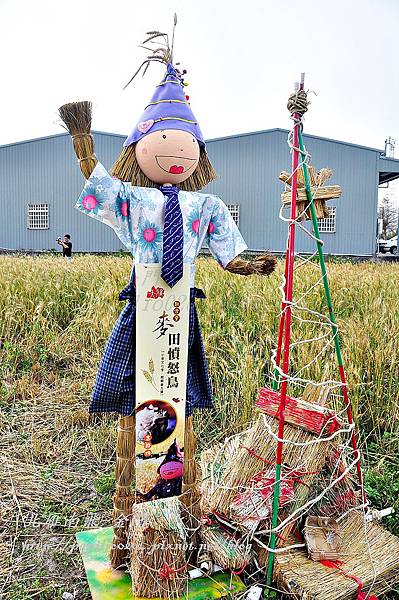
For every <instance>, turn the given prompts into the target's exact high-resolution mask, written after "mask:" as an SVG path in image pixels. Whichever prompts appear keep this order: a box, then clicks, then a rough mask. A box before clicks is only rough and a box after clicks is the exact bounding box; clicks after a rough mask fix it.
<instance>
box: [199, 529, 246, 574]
mask: <svg viewBox="0 0 399 600" xmlns="http://www.w3.org/2000/svg"><path fill="white" fill-rule="evenodd" d="M201 537H202V539H203V541H204V542H205V544H206V549H207V550H208V551H209V552H210V553H211V554H212V557H213V559H214V560H215V562H216V564H218V565H219V566H221V567H223V568H224V569H233V570H241V569H243V568H244V567H246V566H247V565H248V564H249V563H250V562H251V561H252V559H253V557H254V552H253V550H252V545H251V543H250V542H249V541H248V539H246V538H241V539H240V538H238V537H234V536H233V535H231V534H229V533H227V532H226V531H222V530H221V529H220V528H219V527H217V526H214V525H212V526H208V525H205V526H203V527H202V529H201Z"/></svg>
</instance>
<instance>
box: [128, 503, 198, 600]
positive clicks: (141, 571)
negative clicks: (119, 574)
mask: <svg viewBox="0 0 399 600" xmlns="http://www.w3.org/2000/svg"><path fill="white" fill-rule="evenodd" d="M185 538H186V530H185V527H184V524H183V521H182V519H181V516H180V507H179V500H178V498H168V499H166V500H155V501H153V502H145V503H144V504H136V505H135V506H134V508H133V513H132V520H131V525H130V536H129V540H130V547H131V575H132V589H133V594H135V596H137V597H144V598H159V597H161V598H176V599H177V598H179V597H180V595H181V594H182V593H183V592H184V590H185V588H186V584H187V563H186V556H185V545H186V543H185Z"/></svg>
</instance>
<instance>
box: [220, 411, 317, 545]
mask: <svg viewBox="0 0 399 600" xmlns="http://www.w3.org/2000/svg"><path fill="white" fill-rule="evenodd" d="M277 432H278V421H277V419H275V418H273V417H271V416H269V415H260V416H259V418H258V420H257V422H256V424H255V426H254V428H253V429H252V430H251V432H250V435H248V436H247V438H246V440H245V441H244V443H243V444H242V446H241V447H240V448H239V449H238V451H237V452H236V454H235V455H234V456H233V457H232V459H230V460H229V461H228V464H227V465H226V468H225V470H224V476H223V478H222V481H220V482H219V483H218V485H217V486H215V489H214V491H213V493H212V496H211V498H210V501H209V503H210V505H211V508H212V511H214V512H215V513H216V514H222V515H225V517H226V518H227V519H228V520H229V521H233V522H234V521H235V514H234V511H233V510H232V504H233V502H234V500H235V499H236V498H237V496H238V495H239V494H243V493H246V492H248V491H251V490H252V491H255V485H256V484H255V483H252V482H255V481H256V476H257V475H259V474H261V473H262V472H263V471H264V470H265V469H267V468H270V467H271V466H273V465H274V464H275V452H276V444H277V442H276V439H275V437H273V435H271V434H274V436H277ZM284 437H285V439H289V440H291V441H292V442H295V443H303V442H309V441H311V440H315V436H314V435H313V434H311V433H310V432H307V431H304V430H302V429H299V428H297V427H293V426H291V425H289V424H287V425H286V428H285V434H284ZM327 451H328V442H321V443H317V444H311V445H308V446H305V447H302V448H301V449H299V448H298V446H296V445H294V444H285V445H284V452H283V463H284V465H285V470H286V472H287V473H289V472H290V471H298V470H299V469H300V471H301V473H302V475H301V477H300V483H298V484H297V485H296V488H295V501H294V502H293V503H291V504H290V505H289V512H292V510H294V509H295V508H296V507H299V506H301V505H302V504H303V503H304V502H305V500H306V498H307V497H308V495H309V489H310V486H311V484H312V482H313V481H314V479H315V477H317V474H318V473H319V472H320V471H321V469H322V468H323V466H324V463H325V460H326V455H327ZM264 502H268V500H267V499H265V500H264ZM257 509H258V512H259V513H260V514H261V513H262V509H263V506H262V504H260V505H258V506H257ZM287 510H288V509H287ZM284 515H285V516H287V512H286V511H284V510H282V511H281V514H280V517H282V518H284ZM237 525H240V524H239V523H237ZM291 528H292V524H289V525H288V526H287V528H286V529H285V530H284V531H283V532H282V536H283V537H285V536H286V535H287V532H289V531H290V530H291Z"/></svg>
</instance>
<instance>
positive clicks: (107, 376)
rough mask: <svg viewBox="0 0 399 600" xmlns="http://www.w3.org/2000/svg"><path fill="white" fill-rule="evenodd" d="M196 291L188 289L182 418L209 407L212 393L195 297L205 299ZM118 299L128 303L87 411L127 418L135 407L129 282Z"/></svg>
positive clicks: (132, 309) (132, 310) (133, 314)
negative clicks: (188, 309) (184, 402)
mask: <svg viewBox="0 0 399 600" xmlns="http://www.w3.org/2000/svg"><path fill="white" fill-rule="evenodd" d="M205 297H206V296H205V294H204V292H203V291H202V290H199V289H198V288H192V289H191V290H190V325H189V340H188V365H187V401H186V416H189V415H191V414H192V411H193V409H194V408H211V407H212V390H211V385H210V381H209V375H208V367H207V364H206V358H205V351H204V345H203V342H202V336H201V330H200V324H199V320H198V315H197V310H196V308H195V298H205ZM119 300H128V302H127V304H126V306H125V307H124V308H123V310H122V312H121V314H120V315H119V318H118V320H117V322H116V323H115V325H114V328H113V330H112V333H111V336H110V338H109V340H108V343H107V346H106V348H105V352H104V356H103V357H102V359H101V363H100V367H99V370H98V373H97V378H96V383H95V385H94V390H93V394H92V397H91V401H90V404H89V412H91V413H98V412H101V413H104V412H117V413H119V414H120V415H123V416H127V415H131V414H132V412H133V410H134V407H135V395H136V394H135V358H136V290H135V287H134V284H132V283H129V285H128V286H127V287H125V289H124V290H122V292H121V293H120V294H119Z"/></svg>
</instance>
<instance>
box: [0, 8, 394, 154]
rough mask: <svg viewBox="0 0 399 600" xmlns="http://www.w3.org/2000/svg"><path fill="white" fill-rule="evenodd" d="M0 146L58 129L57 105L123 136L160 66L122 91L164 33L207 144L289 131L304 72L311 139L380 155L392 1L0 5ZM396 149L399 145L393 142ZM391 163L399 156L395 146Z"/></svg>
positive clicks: (389, 125)
mask: <svg viewBox="0 0 399 600" xmlns="http://www.w3.org/2000/svg"><path fill="white" fill-rule="evenodd" d="M0 6H1V14H0V28H1V35H0V51H1V53H0V55H1V57H2V65H1V70H2V83H3V85H2V94H1V104H2V111H1V113H0V114H1V117H0V119H1V123H0V144H5V143H9V142H13V141H17V140H24V139H28V138H33V137H38V136H43V135H47V134H52V133H57V132H60V126H59V123H58V122H57V112H56V111H57V108H58V107H59V106H60V105H61V104H63V103H65V102H69V101H72V100H77V99H89V100H92V101H93V104H94V119H93V127H94V128H95V129H99V130H103V131H112V132H118V133H128V132H129V131H130V130H131V129H132V127H133V126H134V125H135V123H136V121H137V119H138V117H139V116H140V114H141V111H142V109H143V107H144V106H145V104H146V103H147V101H148V99H149V97H150V95H151V94H152V92H153V88H154V85H155V84H156V83H157V82H158V80H160V79H161V77H162V75H163V69H162V66H161V65H152V66H151V68H150V70H149V71H148V72H147V75H146V76H145V78H144V79H139V80H137V82H135V83H134V84H132V85H131V86H129V87H128V88H127V90H125V91H122V86H123V84H125V83H126V82H127V80H128V79H129V78H130V76H131V75H132V74H133V72H134V70H135V69H136V67H137V66H138V64H139V63H140V61H141V60H142V59H143V55H144V54H145V52H144V51H143V50H141V49H140V48H138V44H139V43H140V42H141V41H142V40H143V36H144V34H145V32H146V31H149V30H152V29H161V30H164V31H170V30H171V25H172V18H173V13H174V11H176V12H177V14H178V28H177V33H176V43H175V57H176V59H177V60H180V61H181V63H182V64H183V66H185V67H186V68H187V70H188V75H187V81H188V82H189V83H190V86H189V87H188V88H187V90H188V93H189V95H190V101H191V104H192V107H193V110H194V112H195V114H196V116H197V118H198V119H199V121H200V124H201V127H202V130H203V132H204V135H205V136H206V137H208V138H212V137H217V136H223V135H229V134H232V133H237V132H247V131H254V130H260V129H267V128H271V127H284V128H287V127H289V119H288V113H287V110H286V107H285V105H286V99H287V97H288V95H289V93H290V91H291V90H292V87H293V83H294V82H295V81H296V80H297V79H298V78H299V74H300V73H301V71H305V72H306V88H309V89H311V90H314V91H315V92H316V93H317V96H311V100H312V105H311V108H310V110H309V113H308V116H307V117H306V123H305V128H306V131H307V132H309V133H314V134H318V135H322V136H329V137H333V138H337V139H342V140H348V141H351V142H356V143H359V144H364V145H369V146H373V147H378V148H383V147H384V140H385V138H386V137H387V136H388V135H391V136H393V137H394V138H395V137H397V138H398V139H399V122H398V99H399V81H398V65H399V60H398V50H397V48H398V44H397V36H398V31H399V2H398V0H350V1H349V0H345V1H342V0H334V1H331V0H328V1H326V0H303V1H302V2H301V3H300V2H298V1H296V0H273V1H271V0H259V1H258V0H246V1H245V2H242V1H241V2H238V1H235V0H195V1H192V0H181V1H179V0H176V1H172V0H151V1H149V0H67V1H64V2H61V1H58V0H35V1H34V2H33V1H32V0H0ZM398 146H399V142H398ZM397 154H398V155H399V147H398V151H397Z"/></svg>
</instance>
